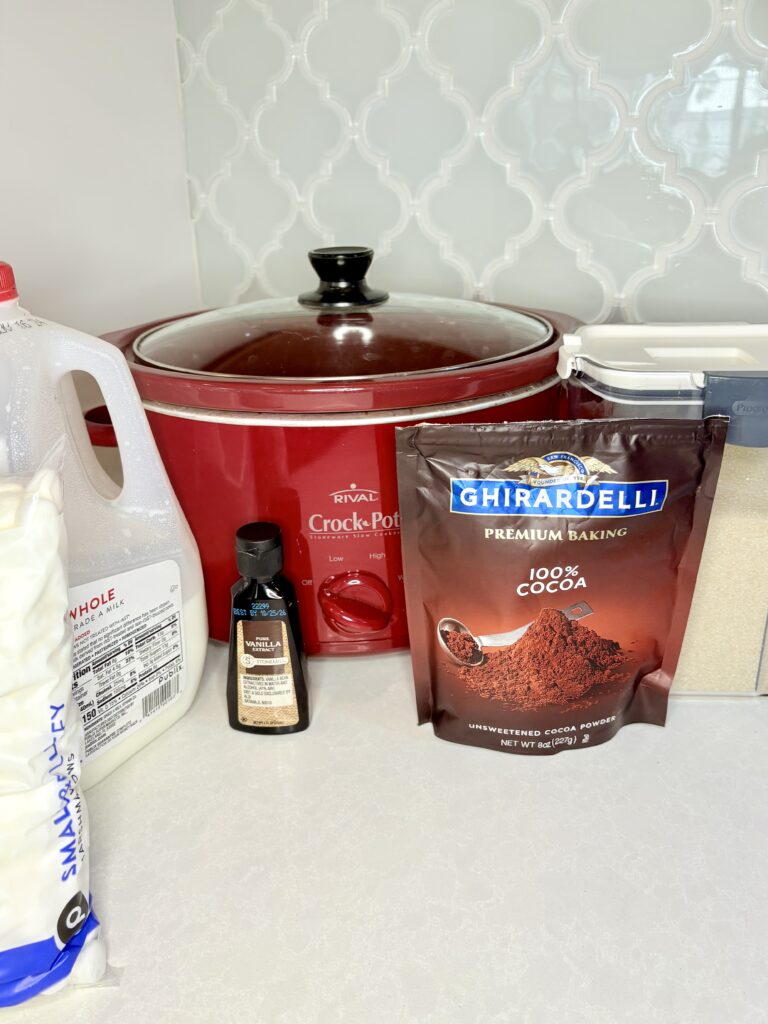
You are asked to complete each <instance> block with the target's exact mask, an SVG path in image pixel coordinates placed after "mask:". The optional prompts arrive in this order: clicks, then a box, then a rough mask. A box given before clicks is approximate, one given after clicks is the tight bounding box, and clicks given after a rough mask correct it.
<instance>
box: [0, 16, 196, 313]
mask: <svg viewBox="0 0 768 1024" xmlns="http://www.w3.org/2000/svg"><path fill="white" fill-rule="evenodd" d="M175 36H176V25H175V20H174V12H173V4H172V0H131V2H130V3H126V2H125V0H77V2H72V0H70V2H65V0H0V96H1V97H2V99H1V100H0V259H4V260H7V261H8V262H10V263H12V264H13V266H14V268H15V270H16V277H17V281H18V284H19V290H20V292H21V296H22V300H23V302H24V305H26V306H27V307H28V308H30V309H33V310H34V311H35V312H37V313H39V314H41V315H44V316H47V317H50V318H52V319H55V320H59V321H61V322H63V323H67V324H70V325H72V326H75V327H79V328H81V329H83V330H87V331H90V332H93V333H100V332H103V331H106V330H110V329H113V328H117V327H123V326H128V325H130V324H133V323H137V322H139V321H141V320H146V319H149V318H151V317H153V316H161V315H163V314H165V313H169V314H170V313H177V312H180V311H183V310H187V309H194V308H198V307H199V305H200V297H199V284H198V277H197V267H196V262H195V254H194V243H193V236H192V228H191V225H190V218H189V202H188V196H187V186H186V180H185V173H186V167H185V156H184V142H183V129H182V122H181V114H180V101H179V82H178V68H177V57H176V43H175Z"/></svg>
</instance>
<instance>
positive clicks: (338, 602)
mask: <svg viewBox="0 0 768 1024" xmlns="http://www.w3.org/2000/svg"><path fill="white" fill-rule="evenodd" d="M318 601H319V602H320V610H321V611H322V613H323V618H324V619H325V621H326V622H327V623H328V625H329V626H330V627H331V629H333V630H334V631H335V632H337V633H343V634H345V635H348V636H349V635H352V636H358V635H360V634H363V633H378V632H379V631H380V630H382V629H386V628H387V626H388V625H389V622H390V620H391V618H392V594H391V593H390V590H389V587H388V586H387V585H386V583H385V582H384V580H382V579H381V578H380V577H378V576H376V575H375V574H374V573H372V572H363V571H361V570H353V571H350V572H342V573H339V575H338V576H329V577H328V578H327V579H326V580H323V582H322V583H321V584H320V590H319V591H318Z"/></svg>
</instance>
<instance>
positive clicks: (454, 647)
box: [437, 601, 593, 667]
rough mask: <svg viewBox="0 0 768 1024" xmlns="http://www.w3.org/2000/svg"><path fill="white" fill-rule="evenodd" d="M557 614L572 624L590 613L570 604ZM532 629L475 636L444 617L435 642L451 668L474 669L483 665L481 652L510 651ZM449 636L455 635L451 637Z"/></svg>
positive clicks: (587, 608) (581, 604)
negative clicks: (487, 648)
mask: <svg viewBox="0 0 768 1024" xmlns="http://www.w3.org/2000/svg"><path fill="white" fill-rule="evenodd" d="M560 611H562V613H563V615H565V617H566V618H568V619H570V620H571V622H576V621H577V620H578V619H584V618H586V617H587V615H591V614H592V611H593V609H592V608H591V607H590V606H589V605H588V604H587V602H586V601H577V603H576V604H572V605H570V606H569V607H568V608H561V609H560ZM532 625H533V623H532V622H526V624H525V625H524V626H520V627H519V628H518V629H512V630H510V631H509V632H507V633H489V634H487V635H484V636H475V635H474V633H472V631H471V630H470V629H468V628H467V627H466V626H465V625H464V623H463V622H460V621H459V620H458V619H453V618H450V617H449V616H446V617H445V618H442V619H440V621H439V622H438V624H437V642H438V643H439V644H440V647H441V648H442V650H443V651H444V653H445V654H447V655H448V657H449V659H450V660H451V661H452V662H454V664H456V665H463V666H470V667H476V666H477V665H482V663H483V662H484V661H485V650H484V649H485V648H486V647H511V646H512V644H516V643H517V641H518V640H519V639H520V638H521V637H522V636H523V635H524V634H525V632H526V630H527V629H528V627H529V626H532ZM452 634H458V635H457V636H453V635H452ZM449 644H450V646H449Z"/></svg>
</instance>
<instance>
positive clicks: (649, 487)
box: [451, 452, 669, 519]
mask: <svg viewBox="0 0 768 1024" xmlns="http://www.w3.org/2000/svg"><path fill="white" fill-rule="evenodd" d="M500 473H510V474H516V476H513V477H512V478H509V477H503V476H499V475H498V474H500ZM603 476H616V470H615V469H614V468H613V467H612V466H609V465H607V464H606V463H605V462H601V461H600V459H596V458H594V456H592V455H587V456H584V457H581V456H579V455H574V454H573V452H548V453H547V454H546V455H526V456H525V458H522V459H517V460H515V461H514V462H511V463H509V465H507V466H499V467H498V468H497V469H496V470H495V471H494V475H493V476H490V477H484V478H480V479H478V478H477V477H468V478H455V477H454V478H452V479H451V512H460V513H461V514H462V515H474V516H532V517H539V516H556V517H560V518H564V519H568V518H575V519H583V518H587V517H590V518H591V517H595V518H598V519H610V518H613V517H620V516H643V515H648V514H649V513H651V512H660V511H661V510H662V508H663V507H664V502H665V501H666V498H667V490H668V488H669V484H668V481H666V480H601V479H599V478H600V477H603Z"/></svg>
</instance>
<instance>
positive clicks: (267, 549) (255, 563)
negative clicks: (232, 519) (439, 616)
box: [235, 523, 283, 579]
mask: <svg viewBox="0 0 768 1024" xmlns="http://www.w3.org/2000/svg"><path fill="white" fill-rule="evenodd" d="M235 550H236V553H237V568H238V570H239V571H240V572H241V573H242V574H243V576H249V577H251V578H252V579H255V578H257V577H263V578H267V577H271V576H275V575H277V573H279V572H280V570H281V569H282V568H283V539H282V536H281V534H280V527H279V526H278V525H277V524H276V523H246V524H245V526H241V527H240V529H239V530H238V531H237V534H236V536H235Z"/></svg>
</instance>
